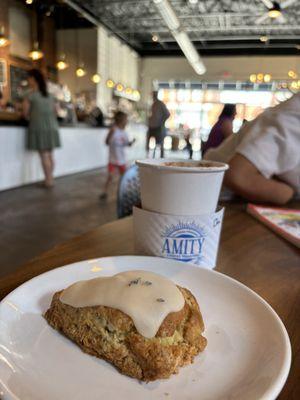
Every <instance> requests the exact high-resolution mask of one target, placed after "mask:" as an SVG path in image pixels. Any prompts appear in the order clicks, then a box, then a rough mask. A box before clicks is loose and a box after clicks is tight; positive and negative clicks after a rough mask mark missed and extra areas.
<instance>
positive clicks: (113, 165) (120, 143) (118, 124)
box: [100, 111, 135, 200]
mask: <svg viewBox="0 0 300 400" xmlns="http://www.w3.org/2000/svg"><path fill="white" fill-rule="evenodd" d="M114 119H115V122H114V125H113V126H112V127H111V128H110V130H109V132H108V134H107V137H106V140H105V143H106V144H107V146H109V161H108V175H107V179H106V182H105V186H104V192H103V193H102V194H101V195H100V199H101V200H105V199H106V198H107V192H108V188H109V185H110V183H111V180H112V176H113V174H114V172H115V171H118V172H119V174H120V176H122V175H123V174H124V172H125V171H126V157H125V146H131V145H132V144H133V143H134V142H135V139H134V140H132V141H129V139H128V136H127V133H126V132H125V130H124V129H125V127H126V125H127V122H128V119H127V114H125V113H124V112H122V111H118V112H117V113H116V115H115V118H114Z"/></svg>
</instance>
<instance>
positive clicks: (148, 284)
mask: <svg viewBox="0 0 300 400" xmlns="http://www.w3.org/2000/svg"><path fill="white" fill-rule="evenodd" d="M97 279H99V281H98V280H97ZM97 279H93V280H91V281H83V282H81V283H79V284H75V285H73V286H71V287H70V288H68V289H66V291H60V292H57V293H55V294H54V296H53V299H52V303H51V306H50V308H49V309H48V311H47V312H46V314H45V318H46V320H47V321H48V323H49V324H50V325H51V326H52V327H53V328H54V329H56V330H58V331H60V332H62V333H63V334H64V335H65V336H67V337H68V338H69V339H71V340H72V341H74V342H75V343H76V344H78V345H79V346H80V347H81V349H82V350H83V351H84V352H86V353H88V354H91V355H94V356H96V357H99V358H102V359H104V360H106V361H109V362H110V363H111V364H113V365H114V366H115V367H116V368H117V369H118V370H119V371H120V372H121V373H123V374H125V375H128V376H130V377H133V378H137V379H139V380H143V381H153V380H156V379H162V378H169V377H170V375H172V374H174V373H177V372H178V370H179V367H181V366H183V365H187V364H190V363H192V362H193V359H194V357H195V356H196V355H197V354H198V353H199V352H201V351H203V350H204V348H205V346H206V343H207V341H206V338H205V337H203V336H202V332H203V331H204V323H203V319H202V316H201V313H200V309H199V306H198V304H197V301H196V299H195V297H194V296H193V295H192V293H191V292H190V291H189V290H187V289H185V288H182V287H180V286H176V285H175V284H173V283H172V282H171V281H169V280H167V279H166V278H164V277H161V276H160V275H157V274H153V273H150V272H147V271H126V272H125V273H120V274H117V275H115V276H114V277H112V278H97ZM101 279H102V280H104V282H103V281H102V280H101ZM114 279H115V280H114ZM116 281H117V282H116ZM76 285H77V286H76ZM80 285H81V286H80ZM168 285H169V286H168ZM74 286H75V288H74ZM64 292H65V293H64ZM158 293H159V295H158ZM62 300H63V301H62ZM99 301H100V302H101V304H105V305H101V304H99ZM68 302H69V303H70V304H73V305H70V304H67V303H68ZM126 302H127V304H126ZM180 302H182V303H180ZM85 304H89V305H88V306H85ZM90 304H93V305H90ZM107 304H113V305H114V307H110V306H107ZM169 304H170V305H169ZM74 305H75V306H74ZM82 305H84V306H82ZM116 305H118V306H116ZM168 307H171V308H172V307H173V309H174V307H175V309H176V307H180V310H179V311H176V312H170V313H168V314H167V315H166V316H165V317H164V313H167V312H168ZM120 308H121V309H122V310H123V311H121V310H120ZM124 309H125V310H126V311H127V310H128V313H125V312H124ZM129 314H131V315H129ZM159 318H163V320H162V322H161V323H159ZM158 324H159V325H158ZM137 328H138V329H137ZM141 332H142V334H141Z"/></svg>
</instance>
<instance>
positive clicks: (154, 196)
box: [136, 159, 228, 215]
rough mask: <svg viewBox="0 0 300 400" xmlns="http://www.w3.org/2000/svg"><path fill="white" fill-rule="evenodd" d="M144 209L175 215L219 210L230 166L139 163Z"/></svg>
mask: <svg viewBox="0 0 300 400" xmlns="http://www.w3.org/2000/svg"><path fill="white" fill-rule="evenodd" d="M136 164H137V165H138V166H139V175H140V183H141V201H142V208H143V209H144V210H148V211H153V212H157V213H161V214H171V215H203V214H210V213H213V212H215V211H216V208H217V203H218V199H219V194H220V190H221V185H222V181H223V177H224V172H225V170H227V169H228V165H227V164H224V163H220V162H216V161H209V160H205V161H204V160H203V161H193V160H174V159H158V160H153V159H147V160H138V161H136Z"/></svg>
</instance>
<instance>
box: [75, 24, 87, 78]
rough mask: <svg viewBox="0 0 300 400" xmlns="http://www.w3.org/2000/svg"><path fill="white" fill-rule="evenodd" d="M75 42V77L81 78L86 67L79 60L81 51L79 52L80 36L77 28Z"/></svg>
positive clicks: (84, 73)
mask: <svg viewBox="0 0 300 400" xmlns="http://www.w3.org/2000/svg"><path fill="white" fill-rule="evenodd" d="M76 43H77V65H78V67H77V68H76V76H77V78H82V77H83V76H85V75H86V69H85V67H84V63H83V62H82V61H81V53H80V38H79V34H78V29H77V30H76Z"/></svg>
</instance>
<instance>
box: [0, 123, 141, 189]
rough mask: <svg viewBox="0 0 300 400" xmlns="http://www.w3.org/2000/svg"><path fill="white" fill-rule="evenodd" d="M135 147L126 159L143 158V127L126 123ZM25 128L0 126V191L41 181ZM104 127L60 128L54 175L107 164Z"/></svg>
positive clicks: (38, 166)
mask: <svg viewBox="0 0 300 400" xmlns="http://www.w3.org/2000/svg"><path fill="white" fill-rule="evenodd" d="M126 130H127V132H128V134H129V137H130V138H136V142H135V144H134V145H133V146H132V147H130V148H127V159H128V160H129V161H130V160H134V159H137V158H144V157H145V147H146V145H145V143H146V127H145V126H144V125H142V124H130V125H129V126H128V127H127V129H126ZM26 133H27V131H26V128H25V127H21V126H0V190H5V189H10V188H13V187H18V186H21V185H26V184H29V183H33V182H37V181H40V180H42V179H43V174H42V168H41V164H40V159H39V156H38V153H37V152H35V151H28V150H26V146H25V144H26ZM106 134H107V128H91V127H89V126H86V125H78V126H75V127H62V128H60V137H61V142H62V147H61V148H59V149H56V150H55V152H54V157H55V162H56V168H55V176H56V177H58V176H64V175H68V174H74V173H77V172H82V171H87V170H90V169H94V168H101V167H104V166H106V165H107V160H108V147H107V146H106V145H105V138H106Z"/></svg>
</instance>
